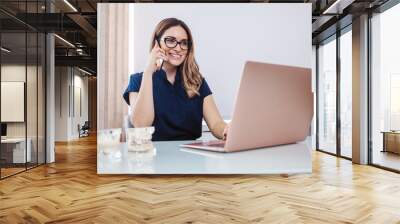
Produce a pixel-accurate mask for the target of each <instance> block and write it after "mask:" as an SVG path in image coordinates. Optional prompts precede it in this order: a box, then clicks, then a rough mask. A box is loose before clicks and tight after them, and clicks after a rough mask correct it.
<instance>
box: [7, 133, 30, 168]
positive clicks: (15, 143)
mask: <svg viewBox="0 0 400 224" xmlns="http://www.w3.org/2000/svg"><path fill="white" fill-rule="evenodd" d="M26 141H27V143H28V144H27V146H28V147H26V154H25V138H6V139H1V144H2V149H1V151H2V152H1V153H2V159H5V160H6V163H25V160H27V161H26V162H30V161H31V144H32V141H31V139H30V138H27V140H26ZM8 155H9V158H6V157H8ZM11 155H12V156H11ZM11 158H12V159H11Z"/></svg>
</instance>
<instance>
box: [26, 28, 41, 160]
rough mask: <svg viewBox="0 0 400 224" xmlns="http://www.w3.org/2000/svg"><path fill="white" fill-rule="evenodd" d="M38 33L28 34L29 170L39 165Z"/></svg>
mask: <svg viewBox="0 0 400 224" xmlns="http://www.w3.org/2000/svg"><path fill="white" fill-rule="evenodd" d="M37 41H38V38H37V33H36V32H28V33H27V44H28V45H27V48H28V51H27V53H28V55H27V59H28V61H27V80H26V91H27V94H26V117H27V123H26V124H27V141H28V144H29V147H30V151H31V153H30V154H29V156H30V159H29V160H28V163H27V166H28V168H30V167H34V166H36V165H37V157H38V155H37V145H38V143H37V132H38V130H37V129H38V123H37V122H38V120H37V116H38V113H37V110H38V108H37V104H38V100H37V98H38V96H37V91H38V88H37V81H38V78H37V73H38V70H37V69H38V67H37V62H38V56H37V54H38V52H37V45H38V43H37Z"/></svg>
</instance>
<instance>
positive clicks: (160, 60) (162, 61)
mask: <svg viewBox="0 0 400 224" xmlns="http://www.w3.org/2000/svg"><path fill="white" fill-rule="evenodd" d="M156 41H157V44H158V47H159V48H161V44H160V38H158V37H157V38H156ZM158 61H159V63H160V64H161V66H160V69H158V71H159V70H161V69H162V66H163V64H164V60H163V59H162V58H160V59H158Z"/></svg>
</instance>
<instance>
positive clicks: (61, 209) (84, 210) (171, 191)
mask: <svg viewBox="0 0 400 224" xmlns="http://www.w3.org/2000/svg"><path fill="white" fill-rule="evenodd" d="M95 141H96V140H95V138H94V137H89V138H84V139H82V140H80V141H76V142H71V143H69V144H57V146H56V163H55V164H50V165H45V166H41V167H38V168H36V169H33V170H29V171H28V172H26V173H22V174H19V175H16V176H13V177H10V178H8V179H5V180H2V181H0V223H372V224H377V223H384V224H386V223H400V175H399V174H396V173H391V172H388V171H384V170H380V169H377V168H374V167H369V166H360V165H353V164H352V163H351V162H350V161H347V160H344V159H338V158H335V157H333V156H330V155H326V154H323V153H320V152H314V153H313V173H312V174H302V175H290V176H287V175H219V176H212V175H185V176H170V175H167V176H165V175H158V176H151V175H147V176H146V175H139V176H127V175H116V176H111V175H108V176H99V175H97V174H96V143H95Z"/></svg>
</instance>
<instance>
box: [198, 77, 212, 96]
mask: <svg viewBox="0 0 400 224" xmlns="http://www.w3.org/2000/svg"><path fill="white" fill-rule="evenodd" d="M199 93H200V96H201V97H202V98H205V97H206V96H208V95H211V94H212V92H211V89H210V87H209V86H208V83H207V81H206V79H204V78H203V81H202V83H201V86H200V89H199Z"/></svg>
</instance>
